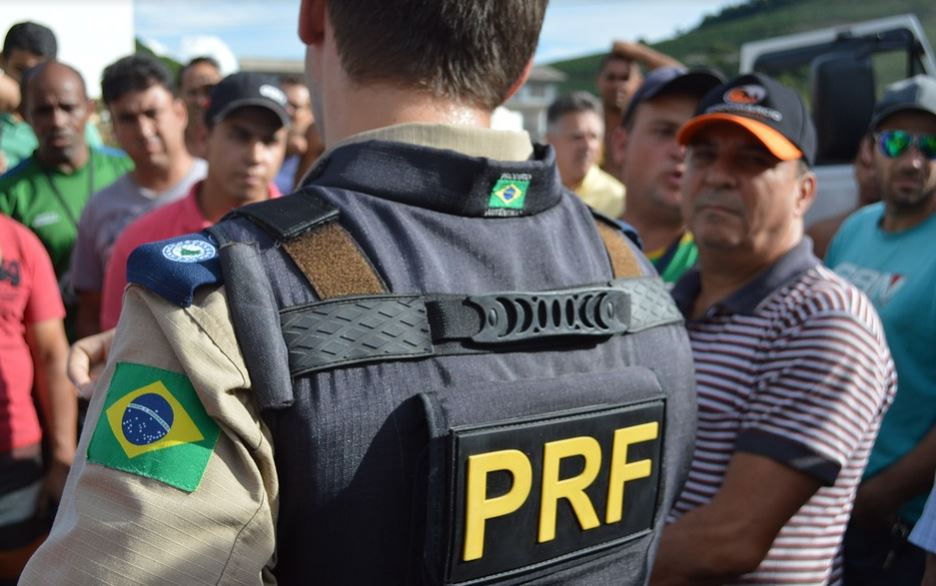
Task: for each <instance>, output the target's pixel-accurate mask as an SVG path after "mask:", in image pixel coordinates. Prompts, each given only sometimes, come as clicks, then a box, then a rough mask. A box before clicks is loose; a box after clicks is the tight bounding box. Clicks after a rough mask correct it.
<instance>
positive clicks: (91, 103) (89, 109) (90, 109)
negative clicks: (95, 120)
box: [85, 98, 97, 124]
mask: <svg viewBox="0 0 936 586" xmlns="http://www.w3.org/2000/svg"><path fill="white" fill-rule="evenodd" d="M86 103H87V106H85V124H87V123H88V120H90V119H91V115H92V114H94V112H95V111H96V110H97V100H93V99H91V98H88V101H87V102H86Z"/></svg>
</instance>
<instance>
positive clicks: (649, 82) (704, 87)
mask: <svg viewBox="0 0 936 586" xmlns="http://www.w3.org/2000/svg"><path fill="white" fill-rule="evenodd" d="M724 81H725V79H724V78H723V77H722V76H720V75H718V74H717V73H715V72H714V71H712V70H710V69H692V70H689V69H686V68H685V67H682V66H671V67H658V68H657V69H654V70H653V71H651V72H650V73H649V74H647V77H645V78H644V82H643V83H642V84H641V85H640V87H639V88H637V91H636V92H634V95H633V96H631V99H630V101H629V102H628V103H627V109H626V110H624V117H623V118H621V124H622V125H623V126H627V125H628V124H630V121H631V118H633V117H634V112H635V111H636V110H637V106H639V105H640V104H642V103H644V102H646V101H648V100H652V99H653V98H655V97H657V96H659V95H661V94H663V93H667V92H673V93H676V92H680V93H686V94H691V95H698V96H699V98H701V97H702V96H704V95H705V94H707V93H708V92H709V90H711V89H712V88H713V87H715V86H718V85H721V84H722V83H724Z"/></svg>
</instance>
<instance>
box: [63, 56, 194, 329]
mask: <svg viewBox="0 0 936 586" xmlns="http://www.w3.org/2000/svg"><path fill="white" fill-rule="evenodd" d="M101 95H102V97H103V98H104V103H105V104H106V105H107V108H108V111H109V112H110V115H111V120H112V122H113V126H114V134H115V136H116V137H117V141H118V142H119V143H120V146H121V147H123V149H124V150H125V151H127V154H128V155H129V156H130V158H131V159H133V163H134V166H135V168H134V170H133V171H131V172H130V173H127V174H126V175H124V176H123V177H121V178H120V179H118V180H117V181H116V182H115V183H114V184H112V185H111V186H110V187H108V188H106V189H103V190H101V191H99V192H98V193H96V194H95V195H94V196H93V197H92V198H91V200H90V201H89V202H88V204H87V206H86V207H85V209H84V212H83V213H82V215H81V220H80V221H79V224H78V240H77V242H76V244H75V249H74V252H73V253H72V266H71V271H70V273H71V284H72V287H73V288H74V289H75V291H76V293H77V294H78V315H77V320H76V324H75V333H76V334H77V335H78V336H79V337H84V336H88V335H90V334H93V333H96V332H97V331H99V330H100V327H99V317H100V313H101V289H102V285H103V281H104V271H105V269H106V268H107V262H108V260H109V257H110V250H111V246H113V244H114V241H115V240H116V239H117V237H118V236H119V235H120V232H121V230H123V229H124V227H126V226H127V225H128V224H129V223H130V222H132V221H133V220H134V219H136V218H137V217H139V216H140V215H142V214H144V213H146V212H147V211H149V210H151V209H153V208H156V207H159V206H162V205H165V204H167V203H171V202H173V201H175V200H178V199H180V198H182V197H185V195H186V193H188V191H189V189H190V188H191V186H192V185H193V184H194V183H195V182H197V181H199V180H201V179H202V178H203V177H204V176H205V174H206V170H207V165H206V163H205V162H204V161H202V160H200V159H195V158H193V157H192V156H191V155H190V154H189V153H188V151H187V150H186V149H185V139H184V132H185V126H186V124H187V123H188V115H187V113H186V109H185V104H184V103H183V102H182V101H181V100H180V99H179V98H177V97H176V96H175V94H174V88H173V82H172V76H171V75H170V73H169V71H168V70H167V69H166V68H165V66H164V65H163V64H162V63H160V62H159V61H158V60H156V59H153V58H151V57H147V56H143V55H132V56H130V57H124V58H123V59H120V60H118V61H117V62H115V63H113V64H111V65H110V66H108V67H107V68H106V69H105V70H104V75H103V78H102V80H101Z"/></svg>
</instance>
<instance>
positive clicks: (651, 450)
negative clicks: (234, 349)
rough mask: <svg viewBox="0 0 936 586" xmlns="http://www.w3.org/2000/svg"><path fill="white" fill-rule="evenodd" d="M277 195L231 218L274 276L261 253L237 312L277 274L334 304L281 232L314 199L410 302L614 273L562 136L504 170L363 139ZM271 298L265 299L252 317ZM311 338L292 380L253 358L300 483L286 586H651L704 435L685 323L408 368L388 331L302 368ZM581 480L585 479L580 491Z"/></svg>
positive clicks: (476, 348)
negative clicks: (356, 351)
mask: <svg viewBox="0 0 936 586" xmlns="http://www.w3.org/2000/svg"><path fill="white" fill-rule="evenodd" d="M504 177H508V178H517V177H520V178H521V179H522V181H524V182H525V183H520V184H517V185H519V186H520V187H519V188H520V189H521V191H522V190H523V189H526V193H525V194H521V195H522V196H523V197H525V201H523V202H522V204H523V205H522V207H513V208H510V207H505V206H506V204H505V203H503V202H504V199H503V198H502V199H501V200H500V201H499V202H498V201H495V200H494V199H492V198H494V197H495V196H496V195H497V194H496V193H494V192H495V191H496V190H497V189H498V188H499V187H498V186H502V185H503V184H501V183H498V182H499V181H501V180H502V178H504ZM517 193H519V192H517ZM510 195H515V194H510ZM292 198H307V199H306V200H303V201H306V202H307V203H305V204H302V205H299V204H298V203H296V202H299V201H300V200H292ZM286 200H292V201H291V202H290V203H286ZM292 203H295V204H296V205H295V206H293V205H291V204H292ZM259 205H260V206H264V207H262V208H260V212H259V214H257V213H256V211H257V209H258V208H253V207H251V208H247V209H246V210H245V211H244V212H242V213H238V214H235V215H234V216H233V217H231V218H229V219H227V220H225V221H224V222H223V223H222V224H221V225H220V228H221V230H222V232H223V234H224V235H225V237H226V238H229V239H230V240H231V241H235V242H241V243H249V245H250V249H251V251H254V252H255V253H256V256H257V258H259V260H260V263H259V265H258V266H262V269H261V270H260V272H261V273H262V274H253V275H251V274H249V273H250V268H249V266H248V265H250V263H245V264H244V265H238V266H237V267H235V269H234V271H235V272H236V273H237V274H236V275H232V274H230V273H228V272H226V274H225V280H226V281H227V283H228V284H227V288H228V295H229V298H230V301H231V305H232V313H237V310H236V306H237V304H238V303H239V301H238V293H237V291H238V287H239V285H240V284H252V283H255V282H257V279H260V280H263V279H265V280H268V281H269V284H270V289H271V290H272V294H273V295H272V296H273V298H274V299H275V305H276V308H275V309H276V311H278V312H279V313H280V314H281V319H283V320H284V323H285V321H286V318H285V317H283V316H287V315H289V314H290V312H291V311H293V310H296V308H299V310H304V309H303V308H306V309H307V308H308V307H309V306H310V304H315V303H316V302H318V301H319V300H318V299H316V297H315V295H314V293H313V292H312V289H311V288H310V286H309V284H308V282H307V280H306V278H305V277H304V276H303V274H302V273H301V272H300V270H299V269H298V268H297V266H296V264H294V263H293V261H292V260H291V259H290V257H289V256H288V255H286V254H285V253H284V252H283V249H282V247H281V245H280V242H279V240H281V239H282V237H283V235H282V232H283V230H282V228H284V227H285V230H286V232H287V233H288V232H289V231H290V230H293V231H297V230H296V227H297V226H299V227H302V226H303V220H302V218H290V217H289V216H290V215H294V214H295V211H294V210H296V209H302V207H303V206H305V207H306V208H307V209H309V210H316V209H319V210H321V209H327V208H329V207H330V206H333V207H334V208H335V209H337V210H338V212H339V214H340V218H339V220H338V221H339V222H340V224H341V226H343V227H344V228H345V229H346V230H347V231H348V232H349V233H350V234H351V235H352V236H353V237H354V239H355V240H356V241H357V243H358V244H359V246H360V248H361V250H362V251H363V253H364V255H365V256H366V257H367V258H368V259H369V260H370V261H371V263H372V264H373V266H374V268H375V269H376V272H377V273H378V274H379V275H380V277H382V279H383V280H384V282H385V283H386V284H387V287H388V289H389V293H390V294H391V295H410V296H413V297H414V298H416V299H417V300H418V299H420V298H421V297H420V296H421V295H422V294H426V293H431V294H460V295H477V296H483V295H486V294H492V293H498V292H513V293H530V294H532V295H533V297H535V294H536V293H537V292H545V291H551V290H562V289H566V288H572V287H578V286H582V285H588V284H596V283H597V284H607V283H608V282H609V281H611V280H612V274H611V268H610V266H609V260H608V254H607V252H606V249H605V247H604V245H603V244H602V241H601V240H600V239H599V236H598V234H597V231H596V229H595V219H594V218H593V217H592V215H591V214H590V212H589V210H588V209H587V208H586V207H585V206H584V205H583V204H582V203H581V202H580V201H579V200H578V199H577V198H576V197H574V196H573V195H571V194H569V193H568V192H565V191H564V190H563V189H562V187H561V185H560V183H559V181H558V177H557V175H556V171H555V165H554V162H553V155H552V151H551V150H550V149H548V148H538V149H537V152H536V156H535V157H534V160H531V161H526V162H521V163H501V162H494V161H490V160H487V159H478V158H471V157H467V156H462V155H460V154H457V153H454V152H451V151H441V150H432V149H426V148H421V147H416V146H408V145H402V144H396V143H389V142H380V141H374V142H369V143H363V144H356V145H350V146H347V147H343V148H341V149H338V150H336V151H335V152H333V153H332V154H331V155H330V157H329V158H328V159H327V160H326V161H324V162H323V163H321V164H320V165H319V166H318V167H317V170H316V172H315V174H314V176H313V177H311V178H310V179H309V180H308V181H307V182H306V186H305V187H304V189H303V190H302V191H300V193H298V194H294V195H291V196H289V197H287V198H283V199H282V200H280V201H279V202H276V201H273V202H266V203H264V204H259ZM276 206H279V207H276ZM297 206H298V207H297ZM505 210H506V211H505ZM310 213H312V212H310ZM258 216H261V217H265V218H267V220H268V222H266V224H265V225H264V226H263V227H260V226H258V224H257V223H256V222H255V220H256V217H258ZM251 218H253V219H251ZM271 218H272V220H271ZM261 223H263V222H261ZM274 224H277V225H274ZM226 246H227V244H226V243H225V242H222V246H221V250H222V259H223V258H224V256H223V255H224V251H225V249H226ZM247 256H250V255H247ZM641 262H645V261H643V260H642V261H641ZM646 266H647V267H649V265H646ZM646 270H647V272H648V274H649V273H650V271H652V269H649V268H647V269H646ZM226 271H227V269H226ZM232 279H233V281H232ZM654 279H655V278H654ZM235 281H236V282H235ZM264 285H265V283H264ZM654 290H656V291H660V290H661V289H659V287H656V289H654ZM651 297H652V296H651ZM537 299H538V298H537ZM569 299H571V298H569ZM254 301H256V299H255V300H254ZM352 301H354V300H352ZM349 303H350V302H349ZM355 303H357V302H355ZM368 303H370V302H368V301H367V300H363V301H362V302H361V303H357V304H356V305H345V306H342V307H346V308H347V307H353V308H354V309H355V311H357V310H358V309H360V312H358V313H354V314H353V315H352V316H351V317H345V318H341V319H344V320H345V322H346V323H344V325H342V326H341V327H347V329H348V331H349V332H351V333H349V335H351V336H357V337H358V338H361V339H364V338H366V336H364V335H362V334H361V332H360V328H362V327H370V326H369V325H368V319H370V318H369V317H368V316H367V315H366V311H369V310H370V309H373V304H372V303H371V304H370V305H368ZM563 303H565V302H563ZM640 303H643V305H642V306H641V305H640ZM630 304H631V305H630V306H629V307H630V310H629V311H630V312H631V313H632V314H634V315H636V314H637V313H638V309H639V311H640V312H643V313H642V314H641V315H644V317H642V318H640V319H644V320H646V319H648V318H647V317H646V315H645V314H647V312H650V313H653V312H654V311H657V310H661V311H663V310H666V311H669V310H670V309H671V305H672V302H671V301H670V300H669V297H668V295H665V294H664V295H662V296H659V295H658V296H656V297H654V298H652V299H650V298H648V299H643V300H637V299H636V298H635V299H632V300H631V301H630ZM313 307H314V306H313ZM329 307H333V306H329ZM557 307H558V306H557ZM562 307H565V306H562ZM568 307H569V308H570V310H569V311H570V312H571V311H572V309H571V308H572V305H569V306H568ZM640 307H642V309H640ZM263 311H267V310H265V309H263V308H260V309H257V306H256V304H254V305H251V306H249V309H248V310H247V311H245V312H243V313H248V314H254V315H255V316H256V315H263ZM559 311H561V309H560V310H559ZM666 311H663V313H666ZM257 312H259V313H257ZM361 312H364V314H362V313H361ZM384 317H385V316H384ZM572 318H573V316H571V313H570V316H569V319H570V320H572ZM381 319H383V318H381ZM492 319H493V318H492ZM575 319H578V318H577V317H576V318H575ZM634 319H635V320H636V319H637V318H636V317H634ZM261 321H262V320H261ZM403 321H406V320H403ZM573 321H574V320H573ZM651 321H652V320H651ZM352 322H353V323H352ZM349 323H350V324H351V325H348V324H349ZM635 323H636V322H635ZM261 325H262V324H261ZM235 326H236V327H237V320H235ZM410 326H412V324H409V325H408V326H407V327H410ZM329 327H331V326H329ZM261 329H262V328H261ZM327 329H328V328H326V327H323V328H322V330H327ZM352 330H354V331H353V332H352ZM237 333H238V339H239V342H240V345H241V348H242V350H243V352H244V353H245V358H248V359H249V358H251V357H252V356H254V354H255V353H257V352H260V351H259V350H258V345H259V344H262V343H263V342H262V340H261V338H263V336H255V335H254V334H253V333H250V332H245V330H244V329H243V328H238V329H237ZM277 333H279V332H277ZM328 333H329V334H334V335H336V336H339V335H340V334H336V333H335V329H334V328H333V329H332V330H329V332H328ZM280 335H281V334H280ZM394 335H395V334H394ZM280 341H281V340H280ZM318 342H321V341H320V340H319V341H318ZM318 342H317V344H318V345H317V346H316V347H318V348H319V349H320V350H319V351H320V352H327V351H328V344H322V343H318ZM364 344H365V346H367V341H366V340H365V341H364ZM313 345H315V344H313ZM303 347H304V346H303V345H302V344H296V343H295V340H293V342H291V345H290V346H289V348H288V352H287V353H286V354H285V356H287V358H286V360H288V361H289V362H290V364H291V365H292V371H293V374H294V376H293V377H292V380H291V384H290V385H288V386H287V388H286V389H285V390H283V389H278V390H277V389H268V388H263V386H264V385H265V384H266V383H264V382H263V381H266V380H268V378H270V376H271V373H272V378H273V379H276V378H277V376H278V375H277V373H279V372H280V370H278V369H283V368H286V367H285V365H284V364H282V363H277V360H280V358H281V357H282V356H281V355H282V353H280V354H277V353H276V352H273V353H266V354H264V356H265V357H264V358H258V359H256V360H254V362H255V363H259V364H261V365H265V366H263V367H261V368H255V370H254V371H252V374H251V376H252V378H253V379H254V384H255V387H257V388H255V389H254V392H255V393H256V394H257V399H258V401H259V403H260V404H261V406H263V407H265V409H264V410H263V417H264V420H265V422H266V423H267V425H268V426H269V429H270V431H271V433H272V436H273V443H274V449H275V458H276V469H277V474H278V476H279V482H280V489H281V494H280V500H279V503H278V505H279V512H278V520H277V565H276V569H275V573H276V575H277V577H278V578H279V580H280V582H281V583H284V584H307V583H309V584H311V583H315V584H422V583H426V584H436V583H438V584H443V583H451V584H481V583H498V584H501V583H519V582H524V583H526V582H535V583H542V584H643V583H645V582H646V580H647V578H648V576H649V569H650V559H651V558H652V556H651V552H652V551H654V549H655V546H656V543H657V541H658V538H659V535H660V531H661V530H662V527H663V522H664V518H665V516H666V512H667V510H668V509H669V508H670V506H671V504H672V502H673V500H674V497H675V495H677V494H678V491H679V489H680V487H681V484H682V482H683V480H684V476H685V473H686V471H687V468H688V459H689V457H690V455H691V443H692V438H693V435H692V434H693V430H694V427H695V419H694V418H695V396H694V390H693V373H692V361H691V353H690V349H689V345H688V341H687V338H686V335H685V332H684V329H683V327H682V326H681V324H678V323H671V324H670V325H664V326H659V327H650V328H647V329H644V330H643V331H639V332H636V333H627V334H624V335H610V336H603V337H597V338H596V337H589V338H578V337H575V336H571V337H566V338H542V339H537V340H533V341H530V342H524V343H515V344H503V345H493V346H485V345H483V344H473V343H471V342H470V341H467V342H457V341H456V342H453V343H448V344H447V345H444V348H446V351H445V352H442V351H439V352H438V353H436V354H432V353H430V354H429V355H424V356H422V357H417V358H406V357H403V358H401V359H381V358H380V357H379V356H377V355H378V354H379V350H374V349H373V348H377V347H379V344H377V343H374V344H370V346H367V347H368V348H370V350H368V351H371V352H373V353H374V356H375V358H374V359H372V360H369V361H364V362H360V363H355V364H347V365H341V364H337V365H332V366H326V367H324V368H321V369H318V370H314V371H312V372H305V373H303V374H297V373H296V370H297V369H296V366H295V365H296V364H297V363H299V362H301V359H302V353H303V350H302V348H303ZM305 347H308V345H307V346H305ZM442 347H443V346H440V348H442ZM322 348H324V350H323V349H322ZM260 353H261V354H263V352H260ZM270 356H272V358H270ZM277 356H280V358H277ZM248 362H249V360H248ZM260 370H264V371H266V372H259V373H258V371H260ZM280 378H282V377H280ZM269 386H275V383H270V385H269ZM648 422H651V423H648ZM616 442H617V443H616ZM628 442H630V443H628ZM562 454H566V455H565V456H563V455H562ZM615 458H617V460H615ZM614 462H616V463H617V465H618V466H617V468H616V469H614V468H613V467H612V464H613V463H614ZM634 462H637V463H638V464H633V463H634ZM628 465H630V467H628ZM550 466H551V467H550ZM590 466H591V467H590ZM576 478H578V479H579V480H580V481H581V483H580V484H581V486H578V488H576V487H575V486H571V487H570V486H568V485H564V484H562V481H563V480H568V479H573V481H574V479H576ZM625 480H626V481H625ZM573 483H574V482H573ZM567 484H568V483H567ZM614 487H617V488H614ZM619 489H622V490H623V492H622V490H619ZM499 499H500V500H499ZM612 501H614V502H617V503H618V506H617V509H618V510H617V513H615V512H614V510H613V509H614V505H613V503H612ZM621 503H623V504H621ZM544 511H545V512H544Z"/></svg>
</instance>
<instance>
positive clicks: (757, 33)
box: [550, 0, 936, 92]
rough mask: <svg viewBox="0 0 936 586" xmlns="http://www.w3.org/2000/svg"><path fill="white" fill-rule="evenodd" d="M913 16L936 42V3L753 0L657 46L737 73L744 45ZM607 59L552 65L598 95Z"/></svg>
mask: <svg viewBox="0 0 936 586" xmlns="http://www.w3.org/2000/svg"><path fill="white" fill-rule="evenodd" d="M907 13H912V14H915V15H916V17H917V18H918V19H919V20H920V22H921V23H922V24H923V28H924V29H925V30H926V34H927V36H928V37H929V39H930V42H931V43H932V42H934V40H936V2H934V1H933V0H873V1H857V0H750V1H749V2H748V3H746V4H742V5H740V6H733V7H729V8H725V9H724V10H722V11H721V12H720V13H718V14H713V15H710V16H708V17H706V18H705V19H704V20H703V22H702V23H701V24H700V25H699V26H698V27H696V28H695V29H693V30H691V31H688V32H686V33H684V34H682V35H679V36H676V37H674V38H672V39H669V40H666V41H662V42H659V43H655V44H654V45H653V47H654V48H655V49H657V50H659V51H662V52H663V53H666V54H668V55H672V56H673V57H675V58H677V59H679V60H680V61H682V62H683V63H685V64H687V65H707V66H710V67H715V68H717V69H719V70H721V71H722V72H724V73H725V74H727V75H731V74H734V73H736V72H737V69H738V53H739V50H740V47H741V45H742V44H743V43H746V42H749V41H757V40H761V39H767V38H771V37H777V36H782V35H788V34H792V33H797V32H802V31H808V30H812V29H817V28H823V27H828V26H835V25H841V24H846V23H851V22H859V21H862V20H869V19H873V18H882V17H887V16H895V15H899V14H907ZM601 57H602V56H601V55H600V54H599V55H590V56H585V57H580V58H577V59H570V60H567V61H559V62H556V63H551V64H550V65H552V66H553V67H555V68H556V69H559V70H561V71H563V72H565V73H566V74H567V75H568V76H569V79H568V81H567V82H566V83H565V84H563V86H562V87H561V91H563V92H566V91H573V90H580V89H582V90H589V91H594V87H595V73H596V72H597V70H598V65H599V62H600V60H601Z"/></svg>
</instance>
